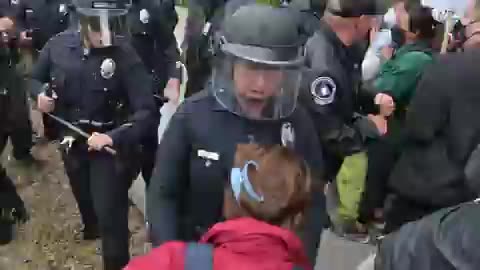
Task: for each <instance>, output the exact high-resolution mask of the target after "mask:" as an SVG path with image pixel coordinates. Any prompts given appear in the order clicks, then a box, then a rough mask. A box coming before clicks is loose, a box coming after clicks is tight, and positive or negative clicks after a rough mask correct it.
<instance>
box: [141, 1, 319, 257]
mask: <svg viewBox="0 0 480 270" xmlns="http://www.w3.org/2000/svg"><path fill="white" fill-rule="evenodd" d="M222 40H223V41H224V43H223V44H222V45H221V46H220V47H219V48H218V51H217V52H216V55H215V61H214V62H215V65H214V68H213V72H212V81H211V83H210V84H209V85H208V88H206V89H205V91H202V92H200V93H198V94H196V95H194V96H192V97H190V98H188V99H186V100H185V101H184V103H182V104H181V105H180V107H179V108H178V110H177V112H176V113H175V114H174V115H173V117H172V119H171V121H170V124H169V127H168V129H167V130H166V131H165V134H164V135H163V139H162V141H161V143H160V145H159V149H158V152H157V163H156V168H155V171H154V174H153V177H152V180H151V183H150V187H149V188H148V196H147V200H148V203H147V214H148V215H147V216H148V217H149V219H150V223H151V237H152V242H153V243H154V245H159V244H161V243H163V242H165V241H167V240H174V239H181V240H186V241H191V240H195V239H198V238H199V237H200V236H201V235H202V233H204V232H205V231H206V230H207V229H208V228H209V227H210V226H212V225H213V224H214V223H216V222H218V221H219V220H220V219H221V213H222V202H223V187H224V184H225V183H226V181H228V171H229V168H230V167H231V166H232V162H233V155H234V153H235V149H236V145H237V144H239V143H248V142H252V143H253V142H254V143H258V144H267V145H268V144H282V145H284V146H286V147H292V148H293V149H294V150H295V151H296V152H297V153H298V154H299V155H301V156H302V157H304V158H305V159H306V160H307V162H308V163H309V165H310V166H311V168H312V169H313V171H315V172H316V180H317V188H319V189H318V190H316V191H317V192H314V196H313V206H312V208H311V209H310V210H309V213H308V222H307V224H306V227H305V233H304V237H305V238H304V239H305V246H306V247H307V250H308V251H309V255H310V259H311V260H312V262H314V261H315V257H316V248H317V246H318V243H319V238H320V232H321V230H322V227H323V226H322V225H323V218H324V212H325V209H324V197H323V192H322V191H321V187H318V186H319V185H320V182H321V181H320V179H319V178H321V177H320V175H321V173H322V170H323V160H322V155H321V147H320V144H319V142H318V139H317V137H315V136H312V134H314V132H315V130H314V127H313V124H312V122H311V120H310V118H309V116H308V115H307V113H306V112H305V111H304V110H303V108H301V107H297V106H296V105H297V102H296V100H297V94H298V90H299V82H300V76H301V71H300V70H301V66H302V65H303V60H304V57H303V49H302V45H303V42H302V36H301V35H300V34H299V25H298V24H296V21H295V18H294V17H293V16H291V13H289V12H288V10H287V9H281V8H273V7H271V6H266V5H247V6H243V7H241V8H239V9H238V10H237V11H236V12H235V13H234V15H233V16H231V17H230V18H229V19H227V20H226V22H225V24H224V30H223V31H222ZM303 40H305V39H303Z"/></svg>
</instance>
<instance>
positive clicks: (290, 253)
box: [125, 218, 312, 270]
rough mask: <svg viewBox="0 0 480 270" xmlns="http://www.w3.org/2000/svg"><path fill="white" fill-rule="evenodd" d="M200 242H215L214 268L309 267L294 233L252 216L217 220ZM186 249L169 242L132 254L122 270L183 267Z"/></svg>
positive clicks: (181, 269)
mask: <svg viewBox="0 0 480 270" xmlns="http://www.w3.org/2000/svg"><path fill="white" fill-rule="evenodd" d="M200 243H210V244H212V245H213V246H214V255H213V256H214V259H213V264H214V269H217V270H220V269H221V270H251V269H256V270H292V268H293V267H294V265H297V266H300V267H302V268H303V269H305V270H312V267H311V265H310V264H309V263H308V259H307V257H306V255H305V254H304V251H303V245H302V242H301V241H300V239H299V238H298V237H297V236H296V235H295V234H294V233H292V232H290V231H288V230H285V229H283V228H280V227H277V226H273V225H270V224H267V223H265V222H261V221H258V220H255V219H252V218H239V219H234V220H229V221H226V222H222V223H217V224H215V225H214V226H213V227H212V228H211V229H210V230H209V231H208V232H207V233H206V234H205V235H204V236H203V237H202V239H201V240H200ZM185 252H186V244H185V243H184V242H169V243H166V244H164V245H162V246H160V247H158V248H156V249H154V250H152V251H151V252H150V253H149V254H147V255H145V256H142V257H137V258H134V259H133V260H132V261H131V262H130V263H129V264H128V265H127V267H126V268H125V270H158V269H163V270H184V260H185V256H184V255H185Z"/></svg>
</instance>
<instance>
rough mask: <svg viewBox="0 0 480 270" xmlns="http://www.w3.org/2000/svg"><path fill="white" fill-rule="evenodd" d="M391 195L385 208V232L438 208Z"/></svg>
mask: <svg viewBox="0 0 480 270" xmlns="http://www.w3.org/2000/svg"><path fill="white" fill-rule="evenodd" d="M391 196H392V197H391V198H389V200H390V201H389V202H388V203H387V207H386V208H385V222H386V224H385V233H391V232H394V231H396V230H398V229H400V227H402V226H403V225H404V224H406V223H408V222H412V221H416V220H419V219H421V218H423V217H424V216H427V215H430V214H432V213H433V212H435V211H437V210H439V209H440V208H438V207H433V206H430V205H422V204H419V203H416V202H413V201H411V200H408V199H406V198H403V197H401V196H397V195H391Z"/></svg>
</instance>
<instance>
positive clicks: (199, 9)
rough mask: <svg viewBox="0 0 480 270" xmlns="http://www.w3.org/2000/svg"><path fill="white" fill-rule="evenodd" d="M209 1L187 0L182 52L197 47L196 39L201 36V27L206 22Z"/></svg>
mask: <svg viewBox="0 0 480 270" xmlns="http://www.w3.org/2000/svg"><path fill="white" fill-rule="evenodd" d="M208 2H209V0H189V1H188V15H187V20H186V22H185V31H184V32H185V35H184V38H183V43H182V45H181V47H182V50H183V51H184V53H185V52H187V51H188V50H189V48H190V47H191V46H198V44H196V42H198V41H197V40H198V38H199V37H200V36H201V35H202V30H203V26H204V25H205V22H206V20H207V12H208V10H209V8H210V7H209V5H208Z"/></svg>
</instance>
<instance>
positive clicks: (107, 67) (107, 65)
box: [100, 58, 116, 79]
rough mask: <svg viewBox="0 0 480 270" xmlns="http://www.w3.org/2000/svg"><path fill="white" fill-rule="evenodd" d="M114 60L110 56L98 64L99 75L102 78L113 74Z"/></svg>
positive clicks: (107, 77)
mask: <svg viewBox="0 0 480 270" xmlns="http://www.w3.org/2000/svg"><path fill="white" fill-rule="evenodd" d="M115 67H116V65H115V61H113V59H112V58H107V59H105V60H103V62H102V65H101V66H100V75H102V77H103V78H104V79H110V78H112V77H113V74H115Z"/></svg>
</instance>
